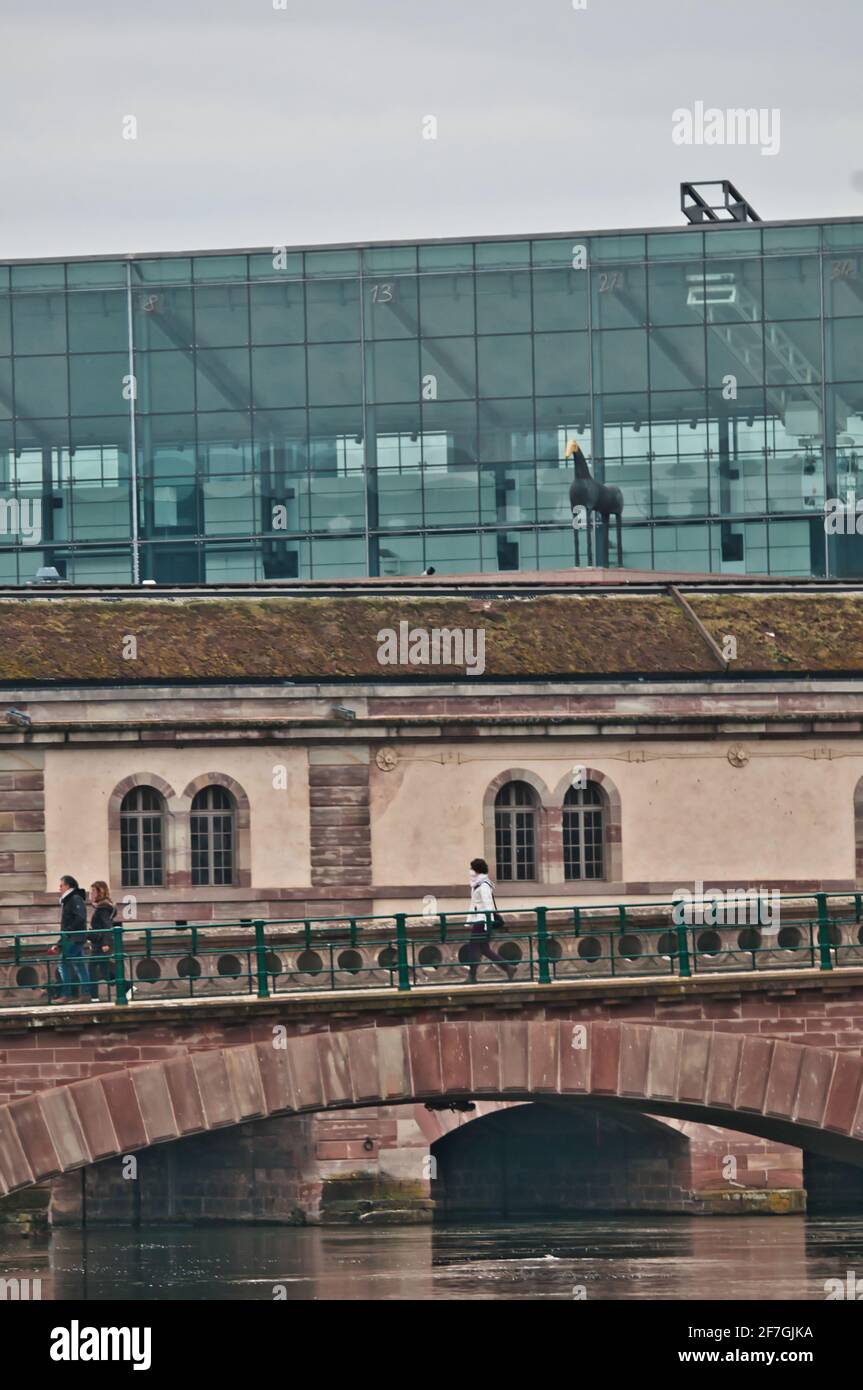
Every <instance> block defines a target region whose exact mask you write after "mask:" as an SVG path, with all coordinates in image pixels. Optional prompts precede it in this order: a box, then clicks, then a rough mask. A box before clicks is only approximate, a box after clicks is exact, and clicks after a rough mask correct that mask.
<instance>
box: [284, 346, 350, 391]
mask: <svg viewBox="0 0 863 1390" xmlns="http://www.w3.org/2000/svg"><path fill="white" fill-rule="evenodd" d="M307 351H308V365H309V402H310V404H311V405H342V404H344V405H347V404H349V403H351V402H353V401H361V400H362V396H363V367H362V358H361V355H360V349H359V348H358V347H356V346H354V345H353V344H350V343H345V344H332V345H331V346H329V347H309V348H308V350H307ZM282 404H287V402H282Z"/></svg>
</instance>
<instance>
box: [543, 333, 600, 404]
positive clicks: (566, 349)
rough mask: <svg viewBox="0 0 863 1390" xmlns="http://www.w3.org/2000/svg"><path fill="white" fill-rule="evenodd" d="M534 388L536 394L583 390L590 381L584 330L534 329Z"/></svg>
mask: <svg viewBox="0 0 863 1390" xmlns="http://www.w3.org/2000/svg"><path fill="white" fill-rule="evenodd" d="M533 345H534V373H535V377H534V382H535V386H534V389H535V391H536V394H537V395H538V396H558V395H566V394H568V393H570V392H578V391H584V390H586V388H587V387H588V385H589V382H590V360H589V356H588V335H587V334H586V333H536V334H535V335H534V340H533Z"/></svg>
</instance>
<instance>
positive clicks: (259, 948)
mask: <svg viewBox="0 0 863 1390" xmlns="http://www.w3.org/2000/svg"><path fill="white" fill-rule="evenodd" d="M255 963H256V965H257V972H258V998H259V999H268V998H269V995H270V982H269V980H268V979H267V941H266V937H265V936H264V924H263V922H260V921H258V922H256V923H255Z"/></svg>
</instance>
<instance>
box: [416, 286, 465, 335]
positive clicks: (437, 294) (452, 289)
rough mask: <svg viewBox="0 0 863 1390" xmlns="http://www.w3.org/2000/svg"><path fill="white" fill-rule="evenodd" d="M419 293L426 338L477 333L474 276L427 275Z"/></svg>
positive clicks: (422, 324) (421, 320)
mask: <svg viewBox="0 0 863 1390" xmlns="http://www.w3.org/2000/svg"><path fill="white" fill-rule="evenodd" d="M419 292H420V325H421V329H422V333H423V336H424V337H426V338H435V337H439V336H440V337H448V336H450V335H453V336H455V335H457V334H459V333H473V332H474V328H475V315H474V289H473V276H472V275H426V276H423V277H422V278H421V280H420V282H419Z"/></svg>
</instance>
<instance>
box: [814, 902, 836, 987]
mask: <svg viewBox="0 0 863 1390" xmlns="http://www.w3.org/2000/svg"><path fill="white" fill-rule="evenodd" d="M815 901H816V902H817V904H818V966H819V969H820V970H832V969H833V956H832V955H831V952H830V938H829V936H828V935H827V927H828V921H827V894H826V893H816V894H815Z"/></svg>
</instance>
